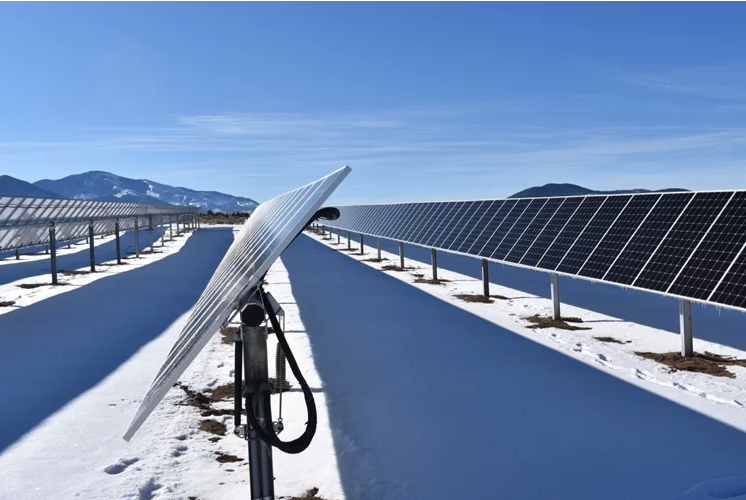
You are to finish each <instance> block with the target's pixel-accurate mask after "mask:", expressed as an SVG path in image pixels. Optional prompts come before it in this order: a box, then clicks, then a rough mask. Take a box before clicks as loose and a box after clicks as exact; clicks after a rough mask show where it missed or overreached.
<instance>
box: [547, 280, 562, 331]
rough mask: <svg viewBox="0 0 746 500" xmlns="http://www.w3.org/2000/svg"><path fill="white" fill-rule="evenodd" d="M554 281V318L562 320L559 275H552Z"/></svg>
mask: <svg viewBox="0 0 746 500" xmlns="http://www.w3.org/2000/svg"><path fill="white" fill-rule="evenodd" d="M550 278H551V281H552V318H553V319H557V320H559V319H562V315H561V314H560V292H559V274H557V273H552V274H551V275H550Z"/></svg>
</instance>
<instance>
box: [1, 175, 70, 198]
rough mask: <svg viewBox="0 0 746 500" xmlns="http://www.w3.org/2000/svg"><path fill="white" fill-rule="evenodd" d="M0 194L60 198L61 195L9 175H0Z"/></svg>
mask: <svg viewBox="0 0 746 500" xmlns="http://www.w3.org/2000/svg"><path fill="white" fill-rule="evenodd" d="M0 195H11V196H35V197H37V198H62V196H60V195H58V194H57V193H53V192H51V191H47V190H46V189H42V188H40V187H38V186H34V185H33V184H31V183H30V182H26V181H22V180H21V179H16V178H15V177H11V176H9V175H0Z"/></svg>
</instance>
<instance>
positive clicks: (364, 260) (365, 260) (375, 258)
mask: <svg viewBox="0 0 746 500" xmlns="http://www.w3.org/2000/svg"><path fill="white" fill-rule="evenodd" d="M384 260H389V259H387V258H386V257H384V258H382V259H379V258H378V257H372V258H370V259H363V262H383V261H384Z"/></svg>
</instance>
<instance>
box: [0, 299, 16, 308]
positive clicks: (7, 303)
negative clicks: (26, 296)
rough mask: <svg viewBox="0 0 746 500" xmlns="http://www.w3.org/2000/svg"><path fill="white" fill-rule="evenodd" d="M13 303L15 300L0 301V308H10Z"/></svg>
mask: <svg viewBox="0 0 746 500" xmlns="http://www.w3.org/2000/svg"><path fill="white" fill-rule="evenodd" d="M15 303H16V301H15V300H0V307H10V306H12V305H13V304H15Z"/></svg>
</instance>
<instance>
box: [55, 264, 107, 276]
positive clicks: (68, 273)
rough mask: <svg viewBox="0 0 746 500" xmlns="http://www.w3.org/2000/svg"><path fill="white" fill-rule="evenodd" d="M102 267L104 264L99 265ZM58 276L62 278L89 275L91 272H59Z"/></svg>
mask: <svg viewBox="0 0 746 500" xmlns="http://www.w3.org/2000/svg"><path fill="white" fill-rule="evenodd" d="M99 265H101V266H103V265H104V264H99ZM60 274H62V275H64V276H77V275H79V274H91V271H60Z"/></svg>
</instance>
